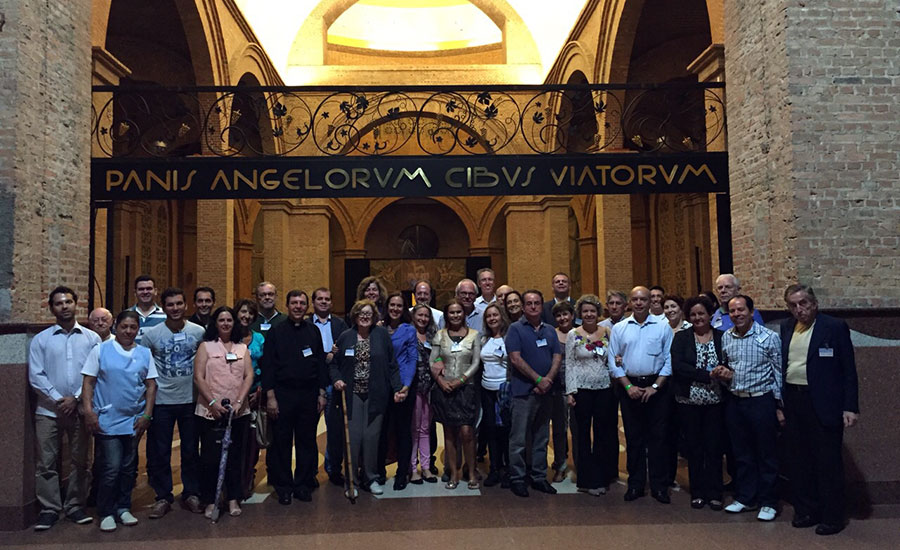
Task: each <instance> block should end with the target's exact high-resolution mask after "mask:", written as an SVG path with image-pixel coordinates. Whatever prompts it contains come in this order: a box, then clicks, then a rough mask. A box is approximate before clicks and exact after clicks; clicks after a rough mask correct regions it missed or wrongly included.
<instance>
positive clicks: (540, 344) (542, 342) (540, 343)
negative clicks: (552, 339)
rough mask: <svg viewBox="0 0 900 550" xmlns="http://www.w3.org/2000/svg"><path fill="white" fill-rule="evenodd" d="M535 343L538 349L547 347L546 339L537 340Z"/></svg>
mask: <svg viewBox="0 0 900 550" xmlns="http://www.w3.org/2000/svg"><path fill="white" fill-rule="evenodd" d="M535 343H536V344H537V347H539V348H545V347H547V339H546V338H541V339H540V340H538V341H537V342H535Z"/></svg>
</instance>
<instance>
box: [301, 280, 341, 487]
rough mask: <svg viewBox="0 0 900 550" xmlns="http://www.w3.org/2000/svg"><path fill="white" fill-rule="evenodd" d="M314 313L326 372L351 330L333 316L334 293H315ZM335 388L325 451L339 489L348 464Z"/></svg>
mask: <svg viewBox="0 0 900 550" xmlns="http://www.w3.org/2000/svg"><path fill="white" fill-rule="evenodd" d="M312 301H313V313H312V315H310V317H309V319H310V321H312V323H313V325H314V326H315V327H316V328H317V329H319V333H320V334H321V335H322V349H323V350H325V365H326V368H327V367H328V365H330V364H331V361H332V360H333V359H334V352H333V348H334V342H335V341H336V340H337V339H338V336H340V335H341V333H342V332H344V331H345V330H347V323H346V322H344V320H343V319H341V318H340V317H338V316H337V315H332V314H331V307H332V302H331V290H329V289H327V288H325V287H321V288H317V289H316V290H314V291H313V295H312ZM332 389H333V388H332V386H331V384H329V385H328V387H327V388H325V392H326V394H327V397H328V403H327V405H326V408H325V428H326V435H327V443H326V447H325V471H326V472H328V479H330V480H331V482H332V483H333V484H335V485H337V486H339V487H341V486H343V485H344V476H343V474H341V461H343V460H344V426H343V419H342V417H341V408H340V406H339V405H338V404H337V402H336V401H335V400H334V399H333V393H332Z"/></svg>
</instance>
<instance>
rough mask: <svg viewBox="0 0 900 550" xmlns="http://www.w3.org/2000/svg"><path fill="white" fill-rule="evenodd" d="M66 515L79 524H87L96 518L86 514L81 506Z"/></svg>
mask: <svg viewBox="0 0 900 550" xmlns="http://www.w3.org/2000/svg"><path fill="white" fill-rule="evenodd" d="M66 517H67V518H69V521H71V522H74V523H77V524H78V525H87V524H88V523H93V522H94V518H92V517H91V516H89V515H87V514H85V513H84V510H82V509H81V508H79V509H77V510H75V511H73V512H69V515H68V516H66Z"/></svg>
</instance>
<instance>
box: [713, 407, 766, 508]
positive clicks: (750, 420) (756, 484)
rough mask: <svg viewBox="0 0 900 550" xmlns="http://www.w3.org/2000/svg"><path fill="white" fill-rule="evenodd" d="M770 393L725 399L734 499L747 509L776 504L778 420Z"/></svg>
mask: <svg viewBox="0 0 900 550" xmlns="http://www.w3.org/2000/svg"><path fill="white" fill-rule="evenodd" d="M776 408H777V407H776V402H775V397H774V396H773V395H772V392H769V393H766V394H765V395H761V396H759V397H736V396H732V397H731V398H730V399H729V400H728V405H727V408H726V410H725V418H726V422H728V432H729V433H730V434H731V444H732V445H733V446H734V458H735V463H736V465H737V482H736V483H735V493H734V498H735V500H737V501H739V502H741V503H742V504H746V505H748V506H752V505H759V506H769V507H772V508H774V507H775V506H776V505H777V504H778V491H777V483H778V419H777V417H776V415H775V411H776Z"/></svg>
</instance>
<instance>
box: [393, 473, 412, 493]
mask: <svg viewBox="0 0 900 550" xmlns="http://www.w3.org/2000/svg"><path fill="white" fill-rule="evenodd" d="M408 483H409V482H408V481H407V480H406V476H397V477H395V478H394V490H395V491H402V490H403V489H406V485H407V484H408Z"/></svg>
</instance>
